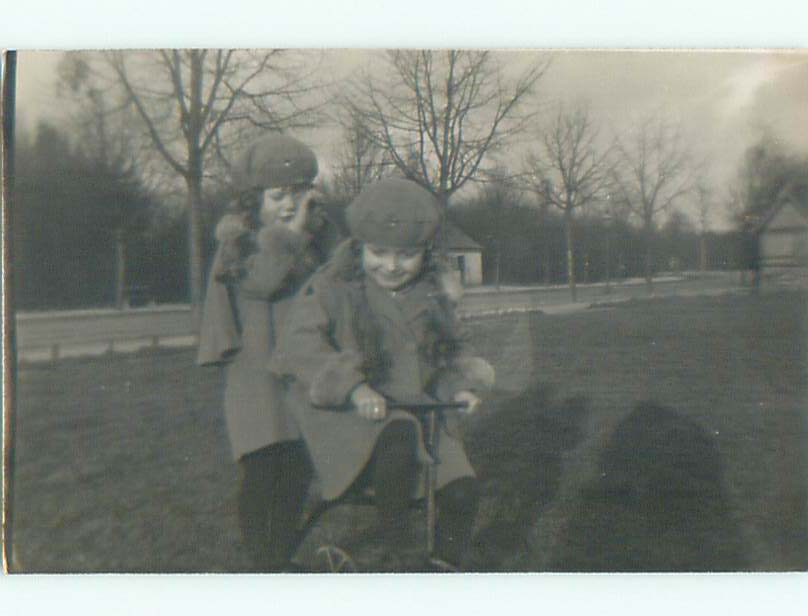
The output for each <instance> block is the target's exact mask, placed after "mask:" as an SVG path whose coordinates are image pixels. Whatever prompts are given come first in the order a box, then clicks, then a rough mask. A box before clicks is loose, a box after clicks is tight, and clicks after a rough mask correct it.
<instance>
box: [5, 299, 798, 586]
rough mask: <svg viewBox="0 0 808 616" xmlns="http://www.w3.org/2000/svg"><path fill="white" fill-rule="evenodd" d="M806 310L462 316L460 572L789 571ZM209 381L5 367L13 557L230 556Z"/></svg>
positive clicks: (230, 507)
mask: <svg viewBox="0 0 808 616" xmlns="http://www.w3.org/2000/svg"><path fill="white" fill-rule="evenodd" d="M805 307H806V297H805V295H803V294H800V293H797V292H786V291H784V292H780V293H770V294H762V295H760V296H756V297H755V296H738V295H735V296H726V297H715V298H682V299H666V300H664V301H663V300H659V301H654V300H648V301H636V302H632V303H628V304H623V305H620V306H618V307H615V308H611V309H598V310H590V311H587V312H583V313H575V314H569V315H563V316H562V315H557V316H546V315H541V314H539V315H518V316H508V317H502V318H497V319H494V318H486V319H478V320H473V321H469V322H468V327H469V339H470V344H471V346H473V347H475V348H476V349H477V351H478V352H479V353H481V354H482V355H484V356H486V357H488V358H489V359H490V360H491V361H492V362H493V363H494V364H495V366H496V368H497V371H498V377H499V383H498V388H497V390H496V391H495V392H493V393H492V395H491V396H490V398H489V400H488V401H487V405H486V408H485V409H484V410H483V411H481V412H480V413H479V415H478V416H476V417H474V418H472V419H471V420H469V421H468V423H467V425H466V426H465V430H466V437H467V447H468V451H469V457H470V458H471V459H472V462H473V463H474V465H475V467H476V468H477V470H478V475H479V477H480V479H481V481H482V485H483V501H482V506H481V511H480V515H479V516H478V531H479V533H478V539H477V541H476V543H475V546H474V550H473V552H472V561H471V565H470V566H472V567H474V568H476V569H481V570H528V571H547V570H556V571H558V570H563V571H579V570H587V571H615V570H621V571H636V570H643V571H649V570H680V571H687V570H705V569H707V570H740V569H744V570H805V569H806V567H807V566H808V562H807V561H808V540H807V538H806V537H807V535H808V533H807V531H806V524H807V522H806V519H807V517H808V510H807V509H806V476H807V475H808V473H806V470H807V469H808V456H806V407H805V375H806V358H805V333H806V328H805V325H806V320H805ZM221 386H222V383H221V375H220V373H219V372H218V371H217V370H216V369H209V368H206V369H201V368H197V367H195V366H194V364H193V353H192V352H191V351H190V350H181V351H159V352H143V353H140V354H132V355H114V356H107V357H102V358H88V359H80V360H79V359H75V360H64V361H61V362H58V363H56V364H31V365H24V366H21V367H20V369H19V373H18V388H17V407H18V410H17V448H16V469H15V477H14V494H13V502H12V505H13V515H14V518H13V522H14V527H13V533H14V544H15V558H16V559H17V570H22V571H29V572H54V571H64V572H123V571H126V572H129V571H131V572H139V571H165V572H168V571H238V570H241V569H243V568H244V567H245V566H246V564H247V563H246V562H245V560H244V556H243V554H242V551H241V549H240V546H239V542H238V535H237V531H236V520H235V498H234V496H235V488H236V481H237V469H236V466H235V464H234V463H233V461H232V459H231V457H230V453H229V449H228V443H227V437H226V433H225V430H224V423H223V418H222V415H221ZM338 518H339V516H337V515H336V514H335V518H334V521H333V522H330V523H331V524H334V525H339V524H342V525H343V526H345V525H346V524H347V523H346V522H344V519H343V521H340V520H339V519H338ZM342 518H345V514H344V513H343V514H342ZM323 524H324V525H328V524H329V522H328V521H327V519H326V520H324V521H323ZM343 530H344V529H343ZM371 566H372V565H371Z"/></svg>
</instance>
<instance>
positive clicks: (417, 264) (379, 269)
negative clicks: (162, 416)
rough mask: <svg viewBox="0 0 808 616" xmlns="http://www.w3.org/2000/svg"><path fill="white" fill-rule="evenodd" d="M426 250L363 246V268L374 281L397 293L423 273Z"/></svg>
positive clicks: (373, 245) (374, 245) (366, 244)
mask: <svg viewBox="0 0 808 616" xmlns="http://www.w3.org/2000/svg"><path fill="white" fill-rule="evenodd" d="M425 254H426V250H425V249H424V248H420V247H415V248H391V247H388V246H378V245H376V244H369V243H367V242H366V243H364V244H363V245H362V268H363V269H364V270H365V273H366V274H367V275H368V276H370V277H371V278H372V279H373V281H374V282H375V283H376V284H377V285H379V286H380V287H382V288H383V289H387V290H388V291H396V290H398V289H400V288H402V287H404V286H406V285H407V284H409V283H410V282H412V281H413V280H414V279H415V277H416V276H418V274H419V273H420V272H421V268H422V267H423V265H424V256H425Z"/></svg>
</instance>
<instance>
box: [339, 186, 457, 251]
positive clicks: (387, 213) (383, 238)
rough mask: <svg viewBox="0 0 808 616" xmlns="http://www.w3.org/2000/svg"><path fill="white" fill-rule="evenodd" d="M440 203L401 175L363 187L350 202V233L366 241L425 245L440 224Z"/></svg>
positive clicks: (383, 243) (348, 214)
mask: <svg viewBox="0 0 808 616" xmlns="http://www.w3.org/2000/svg"><path fill="white" fill-rule="evenodd" d="M440 218H441V216H440V205H439V204H438V201H437V199H435V197H434V195H432V193H431V192H429V191H428V190H426V189H425V188H423V187H422V186H420V185H419V184H417V183H416V182H413V181H411V180H404V179H398V178H387V179H384V180H380V181H379V182H376V183H375V184H371V185H370V186H367V187H366V188H364V189H363V190H362V191H361V192H360V193H359V195H357V197H356V198H355V199H354V200H353V202H351V204H350V205H349V206H348V211H347V220H348V228H349V229H350V231H351V235H352V236H353V237H355V238H357V239H359V240H362V241H363V242H370V243H371V244H378V245H380V246H391V247H395V248H409V247H413V246H424V245H426V244H428V243H429V242H430V241H431V240H432V238H433V237H434V236H435V233H436V231H437V230H438V225H439V224H440Z"/></svg>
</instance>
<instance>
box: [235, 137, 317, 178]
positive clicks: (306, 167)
mask: <svg viewBox="0 0 808 616" xmlns="http://www.w3.org/2000/svg"><path fill="white" fill-rule="evenodd" d="M317 170H318V168H317V157H316V156H315V155H314V152H313V151H312V150H311V148H309V147H308V146H307V145H306V144H304V143H302V142H300V141H298V140H297V139H295V138H293V137H289V136H287V135H278V134H270V135H266V136H264V137H262V138H260V139H258V140H256V141H254V142H253V143H251V144H250V145H249V146H248V147H247V150H246V151H245V152H244V154H243V156H242V157H241V159H240V160H239V161H238V164H237V165H236V166H235V169H234V179H235V181H236V185H237V186H238V188H239V190H241V191H248V190H252V189H255V188H259V189H260V188H264V189H265V188H280V187H283V186H298V185H301V184H310V183H311V182H312V181H313V180H314V178H315V177H316V176H317Z"/></svg>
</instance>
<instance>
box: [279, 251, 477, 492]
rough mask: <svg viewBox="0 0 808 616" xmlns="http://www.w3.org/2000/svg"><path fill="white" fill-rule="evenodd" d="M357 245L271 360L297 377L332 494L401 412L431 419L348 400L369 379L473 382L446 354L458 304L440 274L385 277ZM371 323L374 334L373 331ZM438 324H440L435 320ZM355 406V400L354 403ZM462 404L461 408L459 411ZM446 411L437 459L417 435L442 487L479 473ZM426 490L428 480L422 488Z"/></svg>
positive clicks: (297, 313) (429, 395)
mask: <svg viewBox="0 0 808 616" xmlns="http://www.w3.org/2000/svg"><path fill="white" fill-rule="evenodd" d="M357 253H358V245H357V244H356V243H355V241H353V240H348V241H346V242H344V243H343V244H341V245H340V247H338V249H337V250H336V251H335V254H334V256H333V258H332V260H331V262H329V263H328V264H327V265H326V266H324V268H322V269H321V270H320V271H319V272H317V273H316V274H315V275H314V276H313V277H312V278H311V280H310V281H309V282H308V283H307V284H306V285H305V286H304V288H303V289H302V290H301V292H300V293H299V294H298V297H297V299H296V300H295V303H294V306H293V309H292V310H291V311H290V313H289V315H288V318H287V320H286V322H285V324H284V330H283V334H282V336H281V343H280V347H279V349H278V350H277V352H276V353H275V354H274V356H273V359H272V362H271V367H272V369H273V371H275V372H276V373H277V374H278V375H279V376H282V377H283V378H285V379H286V380H287V382H289V384H290V400H289V405H290V408H291V409H292V410H293V412H294V414H295V416H296V417H297V419H298V425H299V427H300V430H301V432H302V434H303V437H304V439H305V441H306V444H307V447H308V450H309V453H310V455H311V458H312V461H313V463H314V466H315V469H316V471H317V474H318V476H319V479H320V481H321V489H322V496H323V497H324V498H325V499H329V500H330V499H334V498H337V497H339V496H340V495H341V494H342V493H343V492H344V491H345V490H346V489H347V488H348V487H349V486H350V485H351V484H352V483H353V481H354V480H355V479H356V478H357V476H358V475H359V473H360V472H361V471H362V469H363V467H364V466H365V465H366V464H367V463H368V461H369V459H370V457H371V455H372V452H373V449H374V446H375V444H376V440H377V439H378V437H379V435H380V433H381V431H382V430H383V429H384V427H385V426H386V425H387V424H388V423H390V422H391V421H393V420H396V419H403V420H405V421H411V422H412V423H414V424H415V426H416V429H417V431H418V434H419V436H421V437H422V436H423V432H422V427H421V424H420V422H419V420H417V419H416V418H415V417H414V416H413V415H411V414H410V413H407V412H404V411H400V410H394V411H392V412H391V413H390V414H389V415H388V417H387V418H386V420H384V421H380V422H373V421H369V420H367V419H364V418H362V417H360V416H359V415H358V414H357V413H356V412H355V411H352V410H341V411H339V410H327V409H324V408H323V407H324V406H339V405H343V406H345V405H347V403H348V400H349V396H350V393H351V391H352V390H353V389H354V388H355V387H356V386H357V385H358V384H360V383H362V382H369V383H370V384H371V386H372V387H373V388H374V389H376V390H377V391H379V392H380V393H382V394H384V395H386V396H387V397H388V398H390V399H392V400H397V401H402V402H403V401H409V402H425V401H428V400H431V401H434V400H436V399H437V400H451V399H452V398H453V396H454V394H455V393H456V392H457V391H459V390H461V389H467V388H468V389H470V388H473V387H474V383H472V382H470V381H469V380H468V379H467V378H466V375H465V374H463V373H462V372H461V371H458V370H457V369H456V366H455V364H453V363H452V362H448V363H447V362H446V361H444V359H442V357H443V356H444V355H446V354H447V353H445V352H444V351H448V349H443V350H442V349H441V348H440V347H441V345H444V346H445V345H451V344H452V337H451V336H450V337H448V338H447V337H445V336H443V337H441V336H436V335H435V332H441V331H443V332H447V331H449V332H453V330H452V328H453V327H454V321H453V315H452V309H451V305H450V303H449V302H448V301H447V299H446V297H445V293H444V292H443V290H442V288H441V285H440V283H439V281H438V279H437V277H436V276H434V275H431V274H425V275H423V276H421V278H420V279H419V280H417V281H416V282H415V283H413V284H411V285H409V286H408V287H407V288H406V289H405V290H402V291H400V292H398V293H390V292H389V291H386V290H384V289H382V288H380V287H378V286H376V285H375V284H374V283H373V282H372V280H371V279H370V278H368V277H366V276H364V274H363V273H362V271H361V268H359V267H358V264H357V259H358V255H357ZM369 323H372V324H373V327H370V330H371V331H372V332H375V333H374V335H373V336H372V337H373V338H374V339H375V342H374V341H370V342H369V341H368V338H369V337H371V336H369V334H368V329H369ZM436 324H437V326H436ZM374 375H375V376H374ZM348 406H350V405H348ZM451 412H454V413H456V412H457V411H451ZM452 420H454V422H455V423H456V421H457V418H456V417H455V418H448V417H447V418H446V421H444V422H443V423H442V424H441V428H440V430H439V439H438V448H437V452H436V453H437V455H436V457H437V460H433V459H432V458H431V457H430V456H429V454H428V453H427V451H426V449H425V448H424V447H423V443H422V440H421V438H419V439H418V442H419V443H420V446H419V451H418V454H419V460H420V462H421V463H422V464H429V463H432V462H437V473H436V474H437V487H439V488H440V487H441V486H443V485H445V484H447V483H449V482H451V481H453V480H455V479H459V478H461V477H465V476H473V475H474V471H473V469H472V467H471V465H470V464H469V461H468V459H467V457H466V454H465V452H464V450H463V445H462V443H461V441H460V440H459V438H458V436H457V435H456V431H455V430H452V429H450V427H449V424H450V423H451V421H452ZM417 490H418V494H414V495H413V496H418V495H422V494H423V483H419V486H418V488H417Z"/></svg>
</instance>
